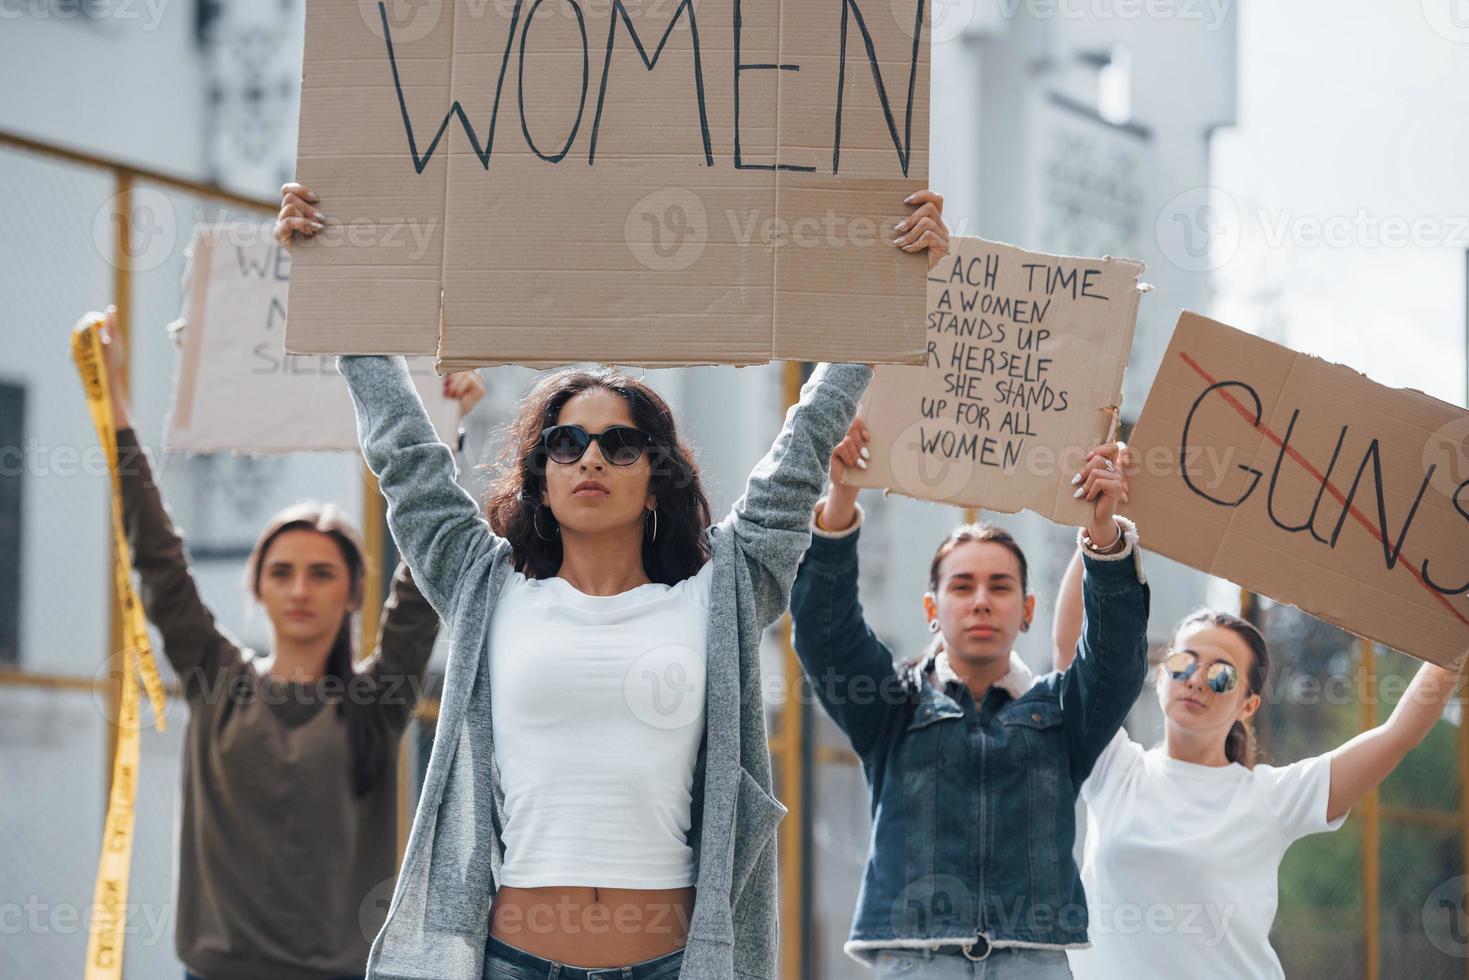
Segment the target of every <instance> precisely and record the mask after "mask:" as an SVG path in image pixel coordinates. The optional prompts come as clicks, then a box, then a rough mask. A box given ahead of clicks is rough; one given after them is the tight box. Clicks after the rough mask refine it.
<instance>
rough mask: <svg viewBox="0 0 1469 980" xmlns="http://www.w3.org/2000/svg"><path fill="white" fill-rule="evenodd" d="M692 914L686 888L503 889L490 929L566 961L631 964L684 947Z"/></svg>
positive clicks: (544, 956)
mask: <svg viewBox="0 0 1469 980" xmlns="http://www.w3.org/2000/svg"><path fill="white" fill-rule="evenodd" d="M693 914H694V889H693V888H692V887H689V888H587V887H582V886H562V885H556V886H548V887H544V888H512V887H510V886H505V887H502V888H501V889H500V890H499V891H498V892H496V893H495V901H494V904H493V905H492V907H491V909H490V935H492V936H494V937H495V938H496V939H498V940H500V941H501V942H505V943H509V944H510V945H511V946H514V947H516V948H517V949H522V950H525V951H526V952H527V953H532V954H534V955H536V956H539V957H541V958H542V959H547V960H554V961H555V962H557V963H564V964H566V965H567V966H579V967H587V968H592V969H605V968H607V967H616V966H630V965H632V964H634V963H641V962H643V961H644V960H652V959H657V958H658V957H660V956H665V955H667V954H669V953H672V952H674V951H676V950H680V949H682V948H683V946H684V943H685V941H686V940H687V939H688V932H689V920H690V919H691V918H692V917H693Z"/></svg>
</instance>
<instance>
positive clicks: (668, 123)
mask: <svg viewBox="0 0 1469 980" xmlns="http://www.w3.org/2000/svg"><path fill="white" fill-rule="evenodd" d="M928 17H929V2H928V0H835V2H831V3H819V4H818V3H808V2H802V0H772V2H766V3H760V4H754V3H746V2H744V0H674V2H672V3H667V4H662V3H660V4H636V3H632V2H631V0H610V2H608V3H600V4H588V3H586V2H585V0H551V2H543V0H496V2H488V0H460V2H447V0H446V2H442V3H441V2H435V3H431V4H413V5H406V4H393V3H387V4H382V3H371V2H364V0H313V2H312V3H310V4H308V5H307V8H306V46H305V60H304V68H303V79H302V93H301V118H300V142H299V146H298V159H297V176H298V178H299V179H300V180H301V181H302V182H303V183H305V184H306V185H307V186H308V187H310V188H311V189H312V190H313V191H314V192H315V193H316V194H317V195H318V196H319V198H320V202H321V207H322V211H323V213H324V214H325V215H326V216H327V219H328V223H327V227H326V228H325V229H324V230H323V231H322V232H321V233H319V234H318V235H317V236H316V237H315V238H313V239H312V240H311V241H310V242H307V243H304V244H303V245H302V247H300V248H298V249H297V250H296V255H295V263H296V267H295V271H296V275H295V278H294V279H293V281H292V284H291V300H290V301H291V308H292V309H293V310H295V311H296V313H297V316H295V317H293V318H292V321H291V325H290V329H289V333H288V338H287V349H288V350H290V351H292V352H296V353H405V354H436V355H438V356H439V357H440V358H441V363H440V366H441V368H444V369H450V368H453V367H456V366H463V365H467V364H491V363H519V364H528V365H545V364H556V363H567V362H573V361H588V360H590V361H605V362H614V363H622V364H642V365H651V366H670V365H683V364H711V363H730V364H754V363H763V362H765V361H769V360H771V359H811V360H827V359H831V360H838V359H840V360H852V361H866V362H872V363H878V362H897V363H914V364H916V363H919V361H920V360H921V356H922V342H923V336H922V315H923V306H924V283H923V280H924V273H925V270H926V267H927V265H926V261H925V259H924V257H923V256H922V255H910V254H907V253H904V252H901V251H899V250H898V249H896V248H895V247H894V246H893V245H892V244H891V242H892V240H893V239H894V238H895V237H896V234H895V231H894V226H895V225H896V224H897V222H898V221H899V220H901V219H902V218H903V217H906V216H907V215H908V214H909V213H910V211H911V209H910V208H909V207H907V206H906V205H904V204H903V199H904V198H905V197H907V196H908V195H909V194H910V193H912V192H913V191H915V190H919V189H921V188H922V187H923V186H924V185H925V184H926V182H927V174H928V111H929V97H928V85H929V43H928V27H927V25H928Z"/></svg>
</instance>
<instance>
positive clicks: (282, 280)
mask: <svg viewBox="0 0 1469 980" xmlns="http://www.w3.org/2000/svg"><path fill="white" fill-rule="evenodd" d="M191 249H192V250H191V259H190V264H189V281H188V283H187V285H186V289H187V290H188V292H187V295H186V297H185V299H184V313H183V321H184V327H183V344H182V350H181V353H180V357H179V370H178V378H177V381H176V384H175V388H174V401H173V410H172V411H171V412H170V413H169V417H168V425H167V427H166V430H165V432H164V439H163V441H164V447H165V448H166V449H168V450H170V451H173V450H180V451H183V452H194V453H214V452H236V453H248V454H259V453H282V452H304V451H343V452H353V451H356V449H357V415H356V413H355V412H354V411H353V409H352V398H351V396H350V395H349V394H348V393H347V382H346V380H345V379H344V378H343V377H342V376H341V375H340V374H339V373H337V365H336V360H337V359H336V358H335V357H331V356H322V355H318V356H311V357H305V356H296V355H294V354H287V353H285V351H284V350H283V349H282V335H283V334H284V332H285V326H286V287H287V284H288V282H289V280H290V275H291V253H290V252H288V251H287V250H286V249H284V248H282V247H281V246H280V245H279V244H278V243H277V242H276V241H275V240H274V239H273V238H272V237H271V226H270V225H268V224H265V225H262V224H256V223H254V222H237V223H231V224H227V225H221V226H219V227H206V226H202V225H201V226H200V227H198V228H197V229H196V230H195V232H194V241H193V245H192V246H191ZM408 367H409V370H410V371H411V372H412V373H413V377H414V382H415V384H416V386H417V388H418V393H419V395H420V396H421V397H422V398H423V403H424V406H425V407H426V408H427V409H428V413H429V417H430V418H431V419H432V420H433V423H434V429H435V430H436V431H437V432H438V434H439V438H440V439H441V440H443V441H444V442H445V443H446V444H447V445H450V446H452V445H454V443H455V430H456V428H457V420H458V411H459V408H458V404H457V403H456V402H454V401H453V400H452V399H448V398H445V397H443V394H442V386H441V382H440V379H439V378H438V376H437V375H435V374H434V364H433V361H432V359H429V358H409V359H408Z"/></svg>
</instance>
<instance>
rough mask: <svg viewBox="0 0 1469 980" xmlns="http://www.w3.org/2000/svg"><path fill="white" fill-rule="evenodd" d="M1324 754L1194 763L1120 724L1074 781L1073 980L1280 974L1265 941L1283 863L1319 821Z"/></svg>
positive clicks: (1327, 767) (1327, 770)
mask: <svg viewBox="0 0 1469 980" xmlns="http://www.w3.org/2000/svg"><path fill="white" fill-rule="evenodd" d="M1330 790H1331V760H1330V758H1329V757H1327V756H1324V755H1323V756H1317V757H1315V758H1312V759H1305V760H1303V761H1301V762H1297V763H1295V764H1294V765H1290V766H1284V767H1275V766H1263V765H1257V766H1255V767H1254V768H1253V769H1246V768H1245V767H1244V766H1241V765H1238V764H1231V765H1228V766H1222V767H1216V766H1201V765H1195V764H1194V763H1191V762H1180V761H1178V760H1177V759H1170V758H1168V756H1166V755H1165V754H1164V753H1163V751H1162V750H1161V749H1153V750H1152V751H1144V750H1143V748H1142V746H1140V745H1138V744H1137V743H1136V742H1134V741H1133V740H1132V738H1131V737H1129V736H1128V734H1127V732H1125V731H1119V732H1118V733H1117V735H1116V737H1114V738H1113V739H1112V742H1111V743H1110V744H1109V745H1108V746H1107V749H1106V751H1105V752H1103V753H1102V757H1101V758H1100V759H1099V760H1098V761H1097V765H1096V768H1095V769H1093V770H1092V774H1091V776H1090V777H1088V778H1087V781H1086V782H1085V783H1084V784H1083V785H1082V789H1081V795H1082V799H1083V800H1085V801H1086V804H1087V831H1086V847H1085V858H1084V860H1083V863H1082V872H1081V879H1082V884H1083V885H1084V886H1085V888H1086V896H1087V908H1088V913H1089V929H1088V931H1089V933H1090V938H1091V942H1092V947H1091V949H1087V950H1074V951H1070V952H1069V956H1070V959H1071V969H1072V972H1073V973H1074V974H1075V976H1076V977H1077V980H1103V978H1106V980H1144V978H1148V977H1159V978H1167V980H1190V978H1199V980H1206V978H1207V980H1218V978H1222V977H1228V978H1230V980H1259V978H1284V976H1285V973H1284V972H1283V971H1282V970H1281V967H1280V960H1279V959H1278V958H1277V957H1276V955H1275V950H1274V949H1272V948H1271V946H1270V926H1271V924H1272V923H1273V922H1274V921H1275V908H1276V902H1277V898H1278V895H1277V884H1278V876H1279V872H1280V861H1281V858H1282V857H1284V855H1285V851H1286V848H1288V847H1289V846H1290V845H1291V844H1292V843H1293V842H1295V841H1296V840H1298V839H1299V838H1301V837H1304V836H1306V835H1307V834H1314V833H1319V832H1321V831H1326V830H1336V829H1337V828H1338V827H1340V826H1341V825H1342V822H1343V821H1344V820H1345V819H1346V817H1342V818H1341V819H1338V820H1335V821H1332V822H1330V823H1328V822H1327V820H1326V805H1327V797H1328V795H1329V793H1330Z"/></svg>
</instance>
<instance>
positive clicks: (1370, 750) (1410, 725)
mask: <svg viewBox="0 0 1469 980" xmlns="http://www.w3.org/2000/svg"><path fill="white" fill-rule="evenodd" d="M1458 681H1459V673H1458V671H1453V670H1448V669H1446V668H1444V667H1439V666H1438V665H1436V664H1430V663H1425V664H1424V665H1423V666H1422V667H1420V668H1418V673H1417V674H1416V675H1414V677H1413V682H1412V683H1411V684H1409V685H1408V690H1407V691H1406V692H1404V694H1403V697H1402V699H1401V700H1400V701H1398V703H1397V706H1396V707H1394V708H1393V711H1392V714H1391V715H1390V716H1389V717H1388V719H1387V721H1385V722H1383V723H1382V724H1381V725H1378V726H1377V727H1376V728H1374V729H1372V730H1371V731H1366V732H1363V733H1362V734H1360V735H1358V736H1357V737H1356V738H1353V739H1352V740H1351V741H1349V742H1347V743H1346V744H1345V745H1343V746H1341V747H1340V748H1338V749H1337V750H1336V751H1334V752H1332V753H1331V794H1330V796H1329V797H1328V799H1327V803H1326V819H1327V820H1328V821H1334V820H1337V819H1339V818H1340V817H1344V816H1346V815H1347V813H1348V812H1349V811H1350V810H1351V809H1352V807H1354V806H1356V805H1357V803H1359V802H1360V801H1361V800H1362V798H1363V797H1364V796H1366V795H1367V794H1368V793H1370V792H1372V791H1373V790H1374V789H1376V788H1377V787H1378V786H1379V785H1380V784H1381V783H1382V781H1383V780H1384V779H1386V778H1387V777H1388V774H1389V773H1391V772H1392V771H1393V770H1394V769H1396V768H1397V765H1398V763H1400V762H1402V761H1403V758H1404V757H1405V756H1406V755H1407V754H1408V753H1409V752H1411V751H1412V750H1413V749H1415V748H1417V747H1418V745H1419V744H1421V743H1422V741H1423V739H1424V738H1426V737H1427V736H1428V733H1429V731H1430V730H1431V729H1432V728H1433V726H1434V724H1435V723H1436V722H1437V721H1438V720H1439V718H1440V717H1441V716H1442V715H1443V709H1444V705H1445V704H1447V703H1448V701H1449V699H1450V698H1451V697H1453V695H1454V690H1455V688H1457V687H1458Z"/></svg>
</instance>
